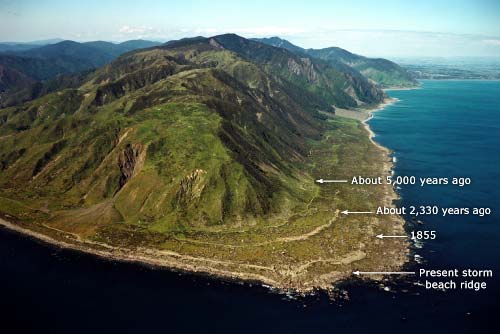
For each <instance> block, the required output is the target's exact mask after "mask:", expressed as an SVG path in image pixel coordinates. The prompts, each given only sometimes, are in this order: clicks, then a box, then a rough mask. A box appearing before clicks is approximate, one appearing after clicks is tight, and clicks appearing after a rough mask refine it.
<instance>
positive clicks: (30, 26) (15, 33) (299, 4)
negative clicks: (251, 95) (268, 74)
mask: <svg viewBox="0 0 500 334" xmlns="http://www.w3.org/2000/svg"><path fill="white" fill-rule="evenodd" d="M225 32H234V33H237V34H240V35H242V36H245V37H266V36H280V37H283V38H286V39H289V40H290V41H292V42H294V43H296V44H298V45H300V46H303V47H315V48H320V47H327V46H340V47H343V48H346V49H348V50H350V51H353V52H357V53H361V54H365V55H370V56H395V57H405V56H498V57H500V1H495V0H489V1H488V0H467V1H465V0H455V1H452V0H448V1H440V0H433V1H426V0H421V1H382V0H379V1H353V0H350V1H346V0H344V1H332V0H330V1H314V0H308V1H293V0H289V1H273V0H266V1H216V0H212V1H201V0H200V1H137V0H136V1H128V0H122V1H118V0H116V1H104V0H101V1H96V0H86V1H78V2H77V1H59V0H52V1H50V0H38V1H32V0H0V40H1V41H31V40H39V39H48V38H55V37H59V38H64V39H72V40H78V41H89V40H110V41H122V40H127V39H135V38H143V39H152V40H162V41H165V40H170V39H178V38H182V37H188V36H195V35H204V36H210V35H216V34H220V33H225Z"/></svg>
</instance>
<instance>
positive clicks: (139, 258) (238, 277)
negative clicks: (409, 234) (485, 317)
mask: <svg viewBox="0 0 500 334" xmlns="http://www.w3.org/2000/svg"><path fill="white" fill-rule="evenodd" d="M396 101H397V100H396V99H391V98H387V99H386V100H384V102H383V103H381V104H379V105H377V106H375V107H373V108H371V109H364V110H362V112H361V114H362V115H363V120H362V121H361V123H362V124H363V127H364V129H365V130H366V131H367V136H368V137H369V140H370V141H371V143H372V144H374V146H375V147H377V148H378V149H379V150H381V151H382V152H383V155H384V158H383V159H382V165H381V169H382V172H383V173H390V172H391V171H392V168H393V162H392V158H390V153H391V151H390V150H389V149H388V148H386V147H384V146H382V145H380V144H378V143H376V142H375V141H374V140H373V136H374V135H375V134H374V132H373V131H372V130H371V129H370V127H369V125H368V124H367V121H368V120H370V119H371V117H373V115H372V113H374V112H377V111H380V110H382V109H384V108H385V107H387V106H388V105H390V104H392V103H395V102H396ZM356 112H357V113H358V114H360V112H359V111H356ZM385 157H386V158H385ZM398 198H399V197H398V195H397V193H396V192H395V191H394V189H393V188H392V187H390V186H387V187H386V188H385V196H384V197H383V200H382V201H381V203H380V205H388V206H392V205H393V203H394V201H395V200H397V199H398ZM4 218H7V219H8V217H4ZM391 220H392V221H393V223H394V226H393V227H392V229H393V231H394V232H401V233H405V231H404V224H405V222H404V220H403V219H402V217H399V216H398V217H394V218H393V219H391ZM0 225H1V226H4V227H5V228H7V229H9V230H12V231H15V232H17V233H20V234H23V235H27V236H29V237H32V238H35V239H38V240H41V241H42V242H45V243H47V244H51V245H54V246H56V247H61V248H65V249H71V250H75V251H79V252H84V253H87V254H91V255H94V256H97V257H100V258H104V259H107V260H111V261H121V262H129V263H138V264H143V265H150V266H155V267H160V268H164V269H168V270H172V271H181V272H187V273H193V274H199V275H206V276H209V277H213V278H216V279H227V280H231V281H240V282H241V281H243V282H249V283H255V282H258V283H259V284H261V285H266V286H271V287H273V288H276V289H277V290H278V291H290V290H291V291H294V292H296V293H299V294H307V293H309V292H311V291H313V290H314V289H316V288H320V289H324V290H329V289H331V288H332V287H333V286H334V283H336V282H340V281H343V280H346V279H351V278H353V277H352V274H351V273H350V272H337V273H336V274H335V275H334V276H331V277H326V276H325V277H324V278H322V279H321V280H319V281H317V282H316V284H306V285H305V286H287V284H285V283H284V282H282V281H276V280H274V279H273V278H272V275H269V274H267V271H266V270H268V269H267V268H264V267H262V268H257V267H258V266H256V265H251V264H248V265H245V264H235V263H231V262H227V261H226V262H225V261H222V260H216V259H211V258H201V257H193V256H190V255H185V254H181V253H177V252H174V251H167V250H160V249H153V248H140V247H138V248H134V249H128V248H124V247H115V246H111V245H108V244H104V243H99V242H94V241H92V240H87V239H83V238H80V237H79V236H77V235H74V234H71V233H68V232H65V231H61V230H56V229H54V228H50V227H48V226H45V225H43V224H42V225H40V224H36V225H34V226H30V227H27V226H26V225H27V224H24V223H23V222H19V223H12V222H9V221H7V220H5V219H2V218H1V217H0ZM401 249H402V250H403V249H404V250H403V251H402V253H400V254H393V255H395V256H396V257H395V258H394V261H393V262H392V263H391V264H390V265H389V266H390V267H393V268H392V269H394V268H399V267H402V266H403V265H405V264H406V263H407V262H408V259H407V257H408V253H409V247H408V244H406V243H405V244H402V246H401ZM354 260H355V259H354ZM246 266H249V267H252V269H255V270H256V272H248V271H245V270H242V269H244V268H246ZM238 269H239V270H238ZM364 278H365V279H380V278H382V276H380V275H374V276H366V277H364Z"/></svg>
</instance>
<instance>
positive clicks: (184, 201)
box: [174, 169, 207, 207]
mask: <svg viewBox="0 0 500 334" xmlns="http://www.w3.org/2000/svg"><path fill="white" fill-rule="evenodd" d="M206 173H207V172H206V171H204V170H203V169H196V170H194V171H193V172H192V173H190V174H188V175H186V176H185V177H184V178H183V179H182V180H181V182H180V184H179V190H177V193H176V194H175V202H174V205H177V206H181V207H183V206H186V205H188V204H189V203H190V202H192V201H193V200H195V199H196V198H199V197H200V195H201V193H202V191H203V188H204V187H205V185H204V183H203V175H204V174H206Z"/></svg>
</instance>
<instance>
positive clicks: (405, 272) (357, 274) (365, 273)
mask: <svg viewBox="0 0 500 334" xmlns="http://www.w3.org/2000/svg"><path fill="white" fill-rule="evenodd" d="M352 273H353V274H354V275H356V276H359V275H415V272H414V271H359V270H358V271H353V272H352Z"/></svg>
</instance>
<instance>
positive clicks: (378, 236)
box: [375, 234, 408, 239]
mask: <svg viewBox="0 0 500 334" xmlns="http://www.w3.org/2000/svg"><path fill="white" fill-rule="evenodd" d="M375 237H376V238H379V239H384V238H408V236H407V235H383V234H379V235H376V236H375Z"/></svg>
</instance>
